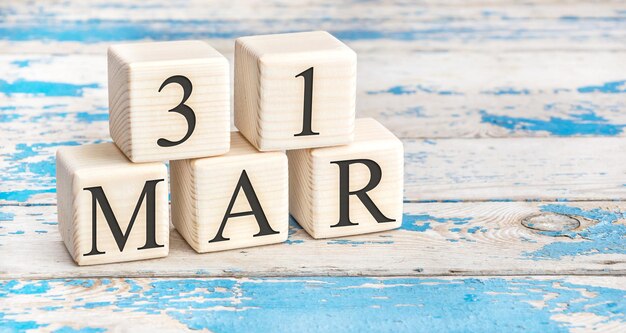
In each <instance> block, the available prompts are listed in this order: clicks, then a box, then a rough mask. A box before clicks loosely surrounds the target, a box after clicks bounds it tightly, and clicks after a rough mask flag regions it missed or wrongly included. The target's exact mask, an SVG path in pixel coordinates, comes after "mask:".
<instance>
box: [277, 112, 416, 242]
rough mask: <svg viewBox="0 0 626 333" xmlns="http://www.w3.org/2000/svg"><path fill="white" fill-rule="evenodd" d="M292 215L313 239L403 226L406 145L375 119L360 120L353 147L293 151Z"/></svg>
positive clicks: (291, 179)
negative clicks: (404, 151) (404, 152)
mask: <svg viewBox="0 0 626 333" xmlns="http://www.w3.org/2000/svg"><path fill="white" fill-rule="evenodd" d="M287 156H288V158H289V212H290V213H291V215H292V216H293V217H294V218H295V219H296V221H298V223H299V224H300V225H301V226H302V227H303V228H304V229H305V230H306V231H307V232H308V233H309V234H310V235H311V236H312V237H314V238H329V237H339V236H348V235H356V234H364V233H370V232H376V231H383V230H389V229H394V228H398V227H400V225H401V224H402V203H403V193H402V192H403V178H404V177H403V164H404V157H403V147H402V142H401V141H400V140H399V139H398V138H396V137H395V136H394V135H393V134H392V133H391V132H389V131H388V130H387V129H386V128H385V127H383V126H382V125H381V124H380V123H378V122H377V121H375V120H373V119H357V120H356V127H355V138H354V142H353V143H351V144H349V145H344V146H337V147H325V148H312V149H300V150H291V151H288V152H287Z"/></svg>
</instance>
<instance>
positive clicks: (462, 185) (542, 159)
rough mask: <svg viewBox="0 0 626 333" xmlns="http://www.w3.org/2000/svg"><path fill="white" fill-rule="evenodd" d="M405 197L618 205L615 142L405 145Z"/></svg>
mask: <svg viewBox="0 0 626 333" xmlns="http://www.w3.org/2000/svg"><path fill="white" fill-rule="evenodd" d="M404 147H405V163H406V165H407V167H406V171H405V183H406V185H405V198H407V199H409V200H417V201H432V200H437V201H439V200H440V201H450V200H452V201H459V200H461V201H479V200H498V201H511V200H558V201H568V200H569V201H572V200H623V199H624V198H625V197H626V186H624V182H623V175H624V173H625V172H626V165H625V164H624V163H623V152H624V151H626V142H624V140H622V139H620V138H506V139H481V140H472V139H469V140H467V139H442V140H405V141H404Z"/></svg>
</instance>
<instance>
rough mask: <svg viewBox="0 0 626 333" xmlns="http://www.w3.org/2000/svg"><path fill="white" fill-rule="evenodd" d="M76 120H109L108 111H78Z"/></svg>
mask: <svg viewBox="0 0 626 333" xmlns="http://www.w3.org/2000/svg"><path fill="white" fill-rule="evenodd" d="M76 120H78V121H79V122H81V123H93V122H96V121H109V114H108V113H89V112H78V113H76Z"/></svg>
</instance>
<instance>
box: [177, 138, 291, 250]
mask: <svg viewBox="0 0 626 333" xmlns="http://www.w3.org/2000/svg"><path fill="white" fill-rule="evenodd" d="M231 142H232V146H231V150H230V151H229V152H228V153H227V154H225V155H222V156H216V157H208V158H200V159H192V160H180V161H172V162H171V164H170V172H171V178H172V184H171V200H172V222H173V223H174V226H175V227H176V230H178V232H179V233H180V234H181V235H182V236H183V238H185V240H186V241H187V242H188V243H189V245H191V247H193V248H194V249H195V250H196V251H197V252H200V253H202V252H212V251H221V250H228V249H236V248H243V247H250V246H257V245H265V244H274V243H280V242H284V241H285V240H287V235H288V227H289V226H288V223H289V212H288V201H289V195H288V192H287V191H288V187H289V185H288V167H287V156H286V155H285V153H283V152H259V151H258V150H256V149H255V148H254V147H253V146H252V145H250V143H248V141H246V139H245V138H243V137H242V136H241V135H240V134H239V133H238V132H233V133H232V137H231Z"/></svg>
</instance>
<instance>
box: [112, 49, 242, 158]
mask: <svg viewBox="0 0 626 333" xmlns="http://www.w3.org/2000/svg"><path fill="white" fill-rule="evenodd" d="M108 58H109V61H108V64H109V65H108V66H109V67H108V75H109V112H110V120H109V130H110V133H111V137H112V138H113V141H114V142H115V144H117V146H118V147H119V148H120V149H121V150H122V152H124V154H125V155H126V156H128V158H129V159H130V160H131V161H133V162H154V161H165V160H177V159H184V158H193V157H205V156H214V155H220V154H223V153H225V152H227V151H228V148H229V141H228V140H229V138H230V80H229V76H228V75H229V66H228V60H226V58H224V56H222V55H221V54H220V53H219V52H217V51H216V50H215V49H213V48H212V47H211V46H209V45H208V44H207V43H204V42H201V41H176V42H158V43H137V44H121V45H114V46H111V47H110V48H109V51H108Z"/></svg>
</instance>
